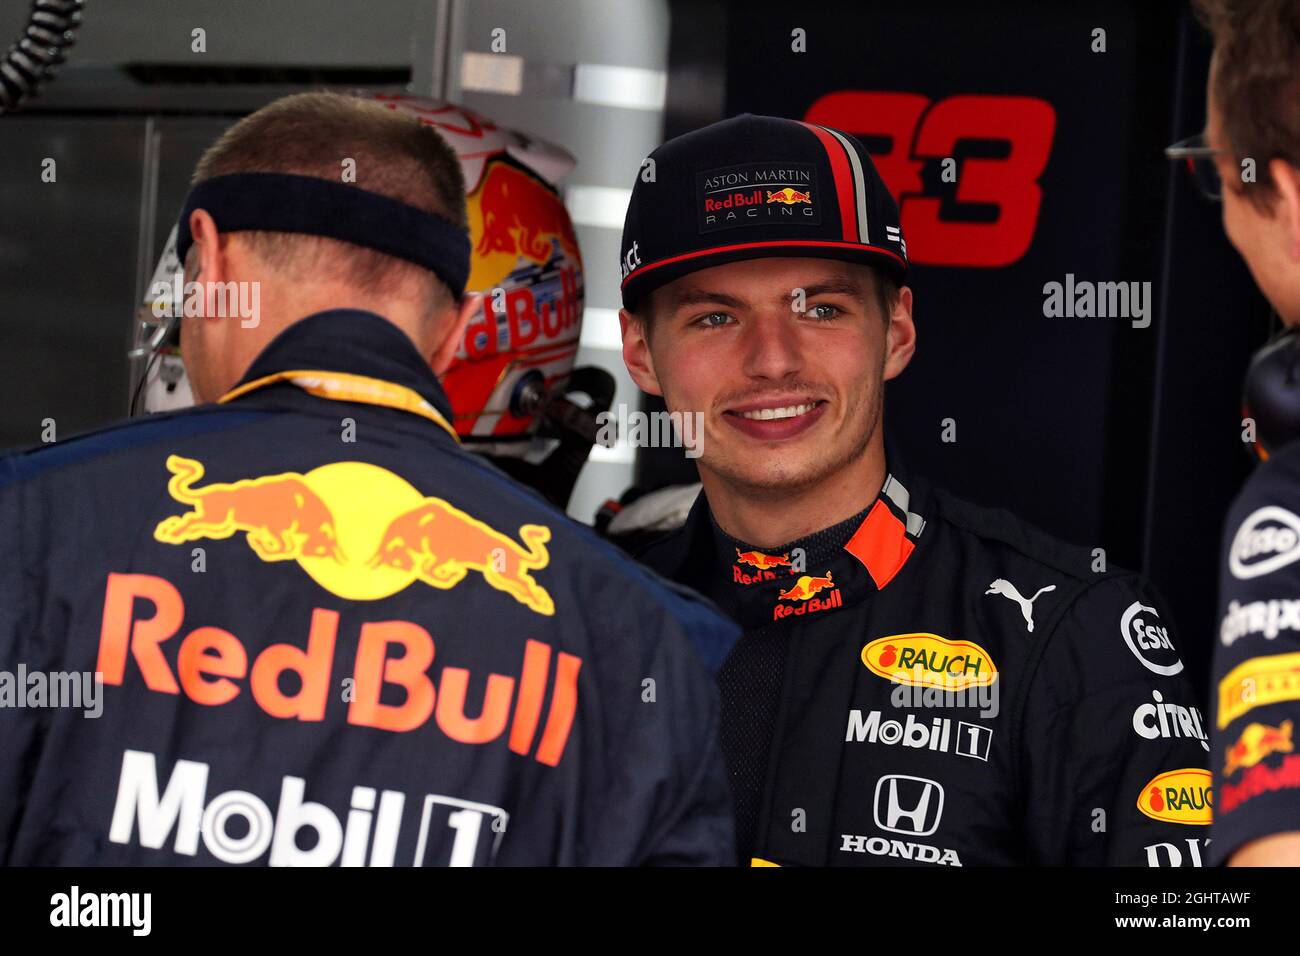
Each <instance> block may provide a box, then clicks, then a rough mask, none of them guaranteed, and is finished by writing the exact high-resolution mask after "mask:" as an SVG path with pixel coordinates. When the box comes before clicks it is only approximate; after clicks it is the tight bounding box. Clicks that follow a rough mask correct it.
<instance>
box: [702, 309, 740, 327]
mask: <svg viewBox="0 0 1300 956" xmlns="http://www.w3.org/2000/svg"><path fill="white" fill-rule="evenodd" d="M729 321H731V316H729V315H728V314H727V313H725V312H710V313H709V314H708V315H702V316H700V317H699V318H698V319H696V320H695V324H696V325H700V326H703V327H704V328H706V329H716V328H719V327H721V326H723V325H726V324H727V323H728V322H729Z"/></svg>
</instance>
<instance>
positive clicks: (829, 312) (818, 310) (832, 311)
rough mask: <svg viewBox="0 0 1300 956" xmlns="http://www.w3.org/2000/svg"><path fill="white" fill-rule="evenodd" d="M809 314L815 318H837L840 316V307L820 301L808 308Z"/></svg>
mask: <svg viewBox="0 0 1300 956" xmlns="http://www.w3.org/2000/svg"><path fill="white" fill-rule="evenodd" d="M808 315H809V316H811V317H812V318H814V319H836V318H839V316H840V307H839V306H838V305H828V304H827V303H825V302H819V303H818V304H817V305H814V306H813V307H812V308H811V309H809V310H808Z"/></svg>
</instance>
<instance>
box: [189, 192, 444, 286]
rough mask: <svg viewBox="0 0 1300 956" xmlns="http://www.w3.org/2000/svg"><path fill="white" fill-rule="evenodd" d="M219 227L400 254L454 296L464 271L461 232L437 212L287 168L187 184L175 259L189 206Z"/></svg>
mask: <svg viewBox="0 0 1300 956" xmlns="http://www.w3.org/2000/svg"><path fill="white" fill-rule="evenodd" d="M195 209H205V210H207V212H208V214H209V215H210V216H211V217H212V219H213V221H215V222H216V224H217V228H218V229H219V230H220V231H222V232H248V231H252V230H257V231H265V232H297V233H304V234H306V235H309V236H325V237H327V238H330V239H339V240H341V241H343V242H351V243H353V244H354V245H358V246H364V247H365V248H367V249H374V250H375V251H376V252H383V253H386V254H387V255H390V256H396V257H397V258H398V259H405V260H406V261H407V262H412V263H414V264H415V265H417V266H421V267H423V268H425V269H428V270H429V271H430V272H432V273H434V274H435V275H437V276H438V278H440V279H441V280H442V281H443V282H445V283H446V284H447V285H448V287H450V289H451V291H452V294H453V295H454V296H455V297H456V298H457V299H458V300H459V299H460V297H461V296H462V295H463V294H464V292H465V283H466V281H467V280H468V279H469V235H468V233H467V232H466V231H465V230H464V229H462V228H460V227H459V226H456V225H454V224H453V223H451V222H449V221H448V220H446V219H444V218H442V217H441V216H437V215H434V214H433V213H429V212H425V211H424V210H422V209H416V208H415V207H414V206H408V205H407V204H406V203H404V202H400V201H399V200H396V199H390V198H389V197H387V196H381V195H379V194H378V193H372V192H366V191H365V190H364V189H360V188H358V187H356V186H348V185H345V184H343V183H336V182H332V181H330V180H328V179H319V178H317V177H315V176H297V175H294V174H292V173H231V174H230V175H228V176H214V177H213V178H211V179H208V180H204V181H203V182H201V183H199V184H198V185H197V186H195V187H194V188H193V189H192V190H191V191H190V194H189V196H188V197H187V198H186V200H185V208H184V209H182V210H181V218H180V222H179V223H178V224H177V227H176V256H177V258H179V259H180V261H181V262H184V261H185V255H186V253H188V252H189V251H190V246H192V245H193V244H194V237H193V236H191V235H190V213H192V212H193V211H194V210H195Z"/></svg>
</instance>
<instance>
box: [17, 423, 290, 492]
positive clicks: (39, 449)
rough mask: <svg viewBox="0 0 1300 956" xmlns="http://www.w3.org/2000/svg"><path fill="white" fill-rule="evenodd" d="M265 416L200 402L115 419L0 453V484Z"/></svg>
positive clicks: (89, 464)
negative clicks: (144, 415) (171, 409)
mask: <svg viewBox="0 0 1300 956" xmlns="http://www.w3.org/2000/svg"><path fill="white" fill-rule="evenodd" d="M266 415H267V413H266V412H260V411H250V410H242V409H235V408H233V407H231V406H225V405H204V406H200V407H196V408H186V409H181V410H178V411H173V412H163V413H160V414H157V415H151V416H149V417H148V418H134V419H127V420H125V421H121V422H116V423H114V424H112V425H106V426H104V427H102V428H97V429H94V430H92V431H87V432H82V433H79V434H77V435H73V436H70V437H68V438H65V439H59V440H57V441H50V442H48V443H45V444H41V445H36V446H33V447H30V448H23V449H19V450H17V451H12V452H9V453H8V454H5V455H4V456H2V457H0V488H3V487H4V486H6V485H10V484H17V483H21V482H24V481H30V480H33V479H39V478H42V477H45V476H50V475H55V474H59V473H61V472H64V471H66V470H69V469H84V468H92V467H93V466H94V465H95V464H97V463H99V462H102V461H104V460H105V459H108V458H111V457H114V456H119V455H131V454H132V453H133V452H140V453H144V452H145V451H146V450H148V449H152V448H153V447H154V446H155V445H158V444H163V443H167V442H171V441H177V440H181V439H186V438H192V437H195V436H199V435H204V434H209V433H215V432H219V431H223V430H225V429H231V428H237V427H239V426H241V425H244V424H247V423H249V422H252V421H256V420H258V419H260V418H263V417H265V416H266Z"/></svg>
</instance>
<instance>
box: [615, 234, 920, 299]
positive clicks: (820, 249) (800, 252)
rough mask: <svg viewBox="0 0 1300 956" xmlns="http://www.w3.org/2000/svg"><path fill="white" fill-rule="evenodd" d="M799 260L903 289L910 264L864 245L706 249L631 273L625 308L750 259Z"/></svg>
mask: <svg viewBox="0 0 1300 956" xmlns="http://www.w3.org/2000/svg"><path fill="white" fill-rule="evenodd" d="M773 258H787V259H788V258H798V259H834V260H836V261H839V262H854V263H858V264H859V265H867V266H872V267H873V268H876V269H883V270H884V271H885V272H886V273H887V274H888V275H890V276H891V277H892V278H893V279H894V281H896V282H898V283H899V284H900V285H901V284H902V282H903V280H904V279H905V278H906V276H907V262H906V261H905V260H904V259H903V258H902V257H901V256H900V255H898V253H896V252H894V251H893V250H890V249H885V248H881V247H876V246H864V245H862V244H861V243H852V244H849V243H843V244H838V243H834V242H827V241H809V242H791V241H789V240H782V241H775V242H762V243H747V244H746V243H741V244H737V245H735V246H728V247H725V248H721V249H703V250H700V251H699V252H694V253H687V254H685V255H681V256H674V257H672V258H671V259H668V260H665V261H663V262H654V263H649V264H648V265H646V266H643V267H641V268H640V269H637V270H635V271H634V272H632V274H631V275H629V276H628V277H627V279H625V280H624V282H623V288H622V293H623V308H625V309H627V310H628V311H635V309H636V307H637V305H638V304H639V303H640V302H641V301H642V300H643V299H644V298H645V296H647V295H649V294H650V293H651V292H653V291H654V290H655V289H658V288H661V287H662V286H665V285H667V284H668V283H670V282H673V281H674V280H676V279H680V278H681V277H682V276H686V275H690V274H691V273H692V272H699V271H700V270H701V269H711V268H713V267H714V266H721V265H726V264H727V263H729V262H745V261H748V260H750V259H773Z"/></svg>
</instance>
